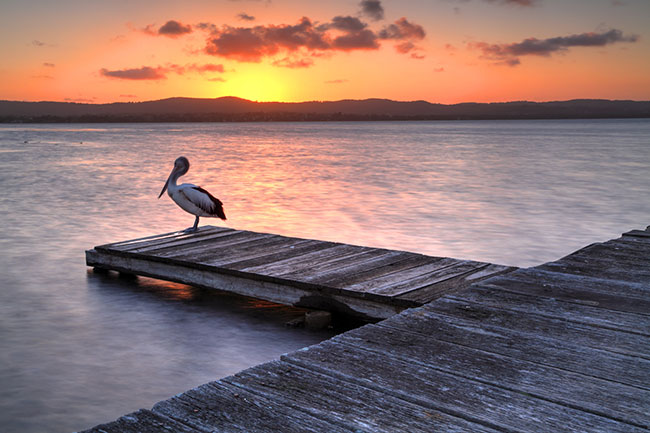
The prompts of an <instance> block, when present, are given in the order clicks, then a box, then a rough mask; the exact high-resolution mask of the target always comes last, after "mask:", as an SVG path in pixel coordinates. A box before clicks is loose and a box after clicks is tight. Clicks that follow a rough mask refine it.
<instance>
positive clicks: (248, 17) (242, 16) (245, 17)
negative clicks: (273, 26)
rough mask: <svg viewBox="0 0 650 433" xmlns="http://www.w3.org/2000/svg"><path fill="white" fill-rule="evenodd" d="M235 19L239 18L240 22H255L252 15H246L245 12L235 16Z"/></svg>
mask: <svg viewBox="0 0 650 433" xmlns="http://www.w3.org/2000/svg"><path fill="white" fill-rule="evenodd" d="M237 18H239V19H240V20H241V21H255V17H254V16H252V15H248V14H247V13H245V12H242V13H240V14H237Z"/></svg>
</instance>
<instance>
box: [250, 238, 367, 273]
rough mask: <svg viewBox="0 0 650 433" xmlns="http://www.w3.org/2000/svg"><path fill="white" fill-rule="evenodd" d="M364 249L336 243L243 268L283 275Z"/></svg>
mask: <svg viewBox="0 0 650 433" xmlns="http://www.w3.org/2000/svg"><path fill="white" fill-rule="evenodd" d="M362 249H363V247H357V246H354V245H346V244H338V243H334V244H333V245H331V246H329V247H328V248H325V249H322V250H318V251H312V252H309V253H305V254H302V255H300V256H296V257H288V258H286V259H283V260H276V261H274V262H270V263H265V264H262V265H256V266H250V267H247V268H244V269H242V271H245V272H255V273H263V274H269V275H281V274H284V273H287V272H291V271H294V270H298V269H303V268H309V267H310V265H311V264H313V263H322V262H325V261H327V260H340V259H341V258H343V257H345V256H347V255H349V254H352V253H356V252H359V251H360V250H362Z"/></svg>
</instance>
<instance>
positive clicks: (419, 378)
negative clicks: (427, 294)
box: [282, 336, 650, 433]
mask: <svg viewBox="0 0 650 433" xmlns="http://www.w3.org/2000/svg"><path fill="white" fill-rule="evenodd" d="M407 338H408V336H407ZM425 344H426V343H425ZM282 360H283V361H286V362H289V363H293V364H296V365H299V366H301V367H303V368H305V369H311V370H315V371H318V372H320V373H323V374H326V375H329V376H332V377H335V378H337V379H340V380H343V381H347V382H353V383H356V384H358V385H361V386H365V387H368V388H370V389H374V390H376V391H378V392H381V393H386V394H389V395H393V396H395V397H398V398H401V399H403V400H406V401H410V402H412V403H415V404H419V405H422V406H425V407H430V408H432V409H436V410H440V411H443V412H446V413H450V414H452V415H457V416H460V417H462V418H465V419H468V420H471V421H474V422H477V423H480V424H483V425H488V426H490V427H492V428H496V429H499V430H508V431H531V432H533V431H567V430H568V431H589V432H607V433H609V432H613V431H620V432H630V431H641V429H640V428H638V427H639V425H636V426H633V425H631V424H630V421H628V422H623V421H622V420H620V419H618V420H616V419H613V418H612V416H611V415H612V414H611V411H610V413H609V416H608V415H606V414H605V413H604V412H603V411H600V413H598V414H597V415H596V414H594V413H593V412H592V411H585V410H584V409H576V408H574V407H571V406H567V405H566V404H560V403H557V402H551V401H548V400H547V399H543V398H539V397H536V396H533V395H530V394H528V393H526V394H522V393H521V392H517V391H512V390H508V389H505V388H503V387H502V386H501V385H494V384H487V383H486V382H485V380H484V379H482V380H480V381H479V380H475V379H470V378H467V377H465V376H464V372H463V371H462V370H461V371H459V372H458V374H452V373H449V372H446V371H442V370H438V369H436V366H435V364H433V363H432V364H430V365H423V364H422V363H414V362H412V361H411V360H408V361H406V360H402V359H400V358H396V357H393V356H391V355H390V354H386V353H379V352H376V351H368V350H364V349H362V348H360V347H352V346H349V345H347V344H342V343H340V342H337V341H327V342H324V343H321V344H318V345H315V346H311V347H310V348H309V349H307V350H302V351H298V352H294V353H291V354H288V355H285V356H283V357H282ZM646 394H647V395H649V396H650V393H646ZM572 403H573V402H572ZM613 415H614V416H617V415H618V414H613ZM636 415H637V416H639V417H641V416H643V414H639V413H637V414H636ZM647 418H648V417H647V414H646V420H645V421H650V419H647ZM632 422H636V423H637V424H638V422H637V421H632Z"/></svg>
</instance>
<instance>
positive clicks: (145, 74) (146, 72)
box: [99, 66, 167, 80]
mask: <svg viewBox="0 0 650 433" xmlns="http://www.w3.org/2000/svg"><path fill="white" fill-rule="evenodd" d="M99 73H100V74H101V75H103V76H105V77H108V78H119V79H121V80H163V79H165V78H167V77H166V73H167V71H166V70H165V69H164V68H152V67H150V66H143V67H141V68H134V69H117V70H113V71H109V70H108V69H105V68H102V69H100V71H99Z"/></svg>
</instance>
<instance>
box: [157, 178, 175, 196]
mask: <svg viewBox="0 0 650 433" xmlns="http://www.w3.org/2000/svg"><path fill="white" fill-rule="evenodd" d="M171 178H172V175H171V173H170V175H169V177H168V178H167V181H166V182H165V186H163V189H162V191H160V194H159V195H158V198H160V197H162V195H163V194H164V193H165V191H167V185H169V180H170V179H171Z"/></svg>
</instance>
